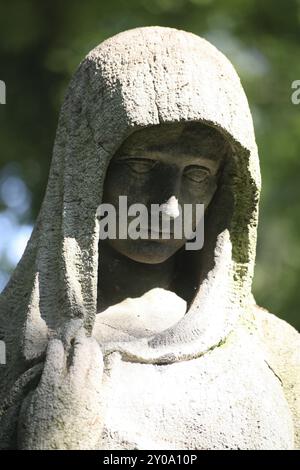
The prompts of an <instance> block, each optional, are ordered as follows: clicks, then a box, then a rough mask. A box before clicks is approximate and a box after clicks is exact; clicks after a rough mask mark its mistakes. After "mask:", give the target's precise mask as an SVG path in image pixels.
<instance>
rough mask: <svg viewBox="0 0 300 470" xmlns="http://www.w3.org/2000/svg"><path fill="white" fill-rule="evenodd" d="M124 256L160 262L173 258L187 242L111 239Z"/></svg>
mask: <svg viewBox="0 0 300 470" xmlns="http://www.w3.org/2000/svg"><path fill="white" fill-rule="evenodd" d="M109 243H110V245H111V246H112V248H114V249H115V250H116V251H118V252H119V253H120V254H122V255H123V256H126V257H127V258H129V259H131V260H132V261H135V262H137V263H144V264H160V263H164V262H165V261H167V260H168V259H169V258H171V257H172V256H173V255H174V254H175V253H176V252H177V251H178V250H179V249H180V248H181V247H182V245H183V244H184V243H185V241H182V240H141V239H138V240H110V242H109Z"/></svg>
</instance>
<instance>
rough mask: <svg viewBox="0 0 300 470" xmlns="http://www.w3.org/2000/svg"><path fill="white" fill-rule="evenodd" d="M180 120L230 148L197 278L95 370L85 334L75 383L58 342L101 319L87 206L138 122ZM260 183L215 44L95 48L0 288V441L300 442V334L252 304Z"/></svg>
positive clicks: (94, 228)
mask: <svg viewBox="0 0 300 470" xmlns="http://www.w3.org/2000/svg"><path fill="white" fill-rule="evenodd" d="M179 121H180V122H187V121H199V122H203V123H206V124H208V125H211V126H214V127H215V128H216V129H218V130H219V131H220V132H222V133H223V135H224V136H225V137H226V138H227V140H228V141H229V142H230V143H231V145H232V149H233V154H234V155H233V158H232V160H231V161H230V162H229V163H228V165H227V168H226V171H225V174H224V181H223V184H222V187H221V188H220V190H219V191H218V196H217V198H216V199H215V200H214V207H213V211H212V214H213V215H216V214H217V217H213V216H212V217H211V218H210V219H208V220H207V221H206V231H207V233H206V243H205V247H204V249H203V250H202V252H201V254H200V256H199V260H197V257H198V255H196V254H195V260H196V262H198V263H199V266H200V265H201V279H200V282H199V289H198V291H197V294H196V296H195V298H194V301H193V302H192V305H191V306H190V307H189V309H188V312H187V313H186V314H185V315H184V316H183V317H182V318H181V319H180V320H179V321H177V322H176V324H175V325H171V326H169V327H168V328H167V329H166V330H164V331H162V332H159V333H154V334H153V335H151V336H150V337H143V338H134V339H132V338H131V340H130V341H128V340H125V341H124V340H123V339H124V338H117V340H115V339H114V340H113V341H110V342H107V343H105V344H104V345H102V346H103V347H102V352H103V356H104V373H103V375H102V359H101V352H100V349H99V347H98V345H97V343H96V341H95V340H94V339H92V338H86V337H84V336H82V334H81V336H80V338H81V339H80V338H79V339H77V340H76V341H77V343H76V344H81V345H82V348H83V350H84V348H86V351H87V355H86V357H83V358H82V369H80V368H79V369H78V368H77V369H76V370H72V371H71V372H72V374H73V376H76V377H77V378H79V379H80V377H82V376H83V375H84V374H87V373H88V376H89V380H88V381H87V383H82V388H81V393H80V394H78V390H75V391H74V390H73V389H72V380H71V383H67V382H68V381H66V380H63V379H62V371H63V370H64V367H66V357H65V356H64V347H67V346H68V344H69V340H68V338H73V337H74V331H75V332H76V331H77V330H78V328H79V326H81V325H82V324H83V325H84V328H85V330H86V331H87V332H88V333H91V331H92V328H93V325H94V323H95V317H96V311H97V279H98V229H99V227H98V222H97V218H96V212H97V208H98V206H99V204H100V203H101V196H102V188H103V181H104V178H105V172H106V169H107V166H108V164H109V160H110V158H111V157H112V156H113V155H114V153H115V152H116V150H117V149H118V148H119V146H120V145H121V144H122V142H123V141H124V140H125V139H126V137H128V136H129V135H130V134H131V133H132V132H134V131H135V130H138V129H141V128H143V127H146V126H152V125H157V124H161V123H174V122H179ZM259 191H260V173H259V162H258V155H257V148H256V144H255V138H254V132H253V125H252V119H251V115H250V111H249V107H248V104H247V99H246V97H245V94H244V92H243V89H242V86H241V84H240V80H239V78H238V76H237V74H236V72H235V70H234V69H233V67H232V65H231V64H230V63H229V61H228V60H227V59H226V58H225V57H224V56H223V55H222V54H221V53H220V52H219V51H218V50H217V49H216V48H214V47H213V46H212V45H210V44H209V43H208V42H207V41H205V40H204V39H201V38H199V37H197V36H195V35H193V34H190V33H186V32H183V31H177V30H174V29H169V28H159V27H153V28H152V27H149V28H139V29H135V30H131V31H127V32H124V33H121V34H119V35H116V36H114V37H113V38H111V39H109V40H107V41H105V42H104V43H102V44H100V45H99V46H98V47H97V48H95V49H94V50H93V51H91V53H90V54H89V55H88V56H87V57H86V58H85V59H84V60H83V62H82V63H81V64H80V66H79V68H78V70H77V72H76V73H75V75H74V78H73V79H72V81H71V84H70V86H69V89H68V91H67V95H66V98H65V101H64V104H63V107H62V111H61V115H60V119H59V125H58V131H57V136H56V141H55V147H54V153H53V161H52V166H51V172H50V176H49V183H48V188H47V192H46V195H45V199H44V202H43V205H42V208H41V211H40V215H39V217H38V220H37V224H36V227H35V229H34V232H33V234H32V237H31V239H30V242H29V244H28V246H27V249H26V251H25V253H24V255H23V257H22V260H21V261H20V263H19V265H18V267H17V269H16V270H15V272H14V274H13V276H12V279H11V281H10V282H9V284H8V286H7V287H6V289H5V291H4V292H3V294H2V295H1V297H0V312H1V317H0V332H1V337H3V338H4V340H5V341H6V344H7V365H6V366H5V367H3V366H1V369H0V371H1V390H0V391H1V411H0V416H1V422H0V442H1V447H2V448H16V447H20V448H33V449H45V448H112V449H117V448H119V449H134V448H135V449H136V448H137V449H149V448H151V449H155V448H157V449H166V448H176V449H179V448H182V449H204V448H205V449H214V448H216V449H224V448H231V449H237V448H241V449H279V448H280V449H293V448H295V447H297V446H298V447H299V446H300V443H299V391H300V383H299V377H300V358H299V350H300V336H299V334H298V333H297V332H296V331H295V330H294V329H293V328H292V327H290V326H289V325H287V324H286V323H284V322H282V321H279V320H278V319H276V317H273V316H270V315H269V314H268V313H265V312H261V311H259V310H258V309H257V307H256V306H255V303H254V302H253V297H252V294H251V284H252V276H253V267H254V260H255V245H256V229H257V214H258V199H259ZM103 275H105V273H103V272H102V271H101V266H99V276H100V277H101V276H103ZM53 337H54V339H51V341H50V343H49V346H48V350H47V358H48V362H47V360H46V367H45V369H44V370H43V373H42V376H41V372H42V369H43V361H44V360H45V350H46V346H47V342H48V339H49V338H53ZM76 344H75V346H74V348H75V350H74V351H75V352H74V354H75V353H76ZM66 345H67V346H66ZM91 351H94V357H96V358H98V357H99V364H98V366H97V367H95V366H94V363H93V361H92V356H93V354H91ZM75 356H76V354H75ZM91 363H92V364H93V365H92V367H91V369H90V368H89V364H91ZM59 364H60V366H59ZM87 371H88V372H87ZM40 377H41V379H40ZM68 377H69V376H68ZM68 380H70V377H69V378H68ZM37 384H38V386H37ZM62 391H63V395H64V398H63V399H60V398H59V397H61V394H62ZM56 396H58V400H55V397H56ZM84 403H86V404H87V406H86V407H85V406H84ZM47 407H48V408H47ZM20 409H21V412H20ZM34 410H36V411H34ZM46 411H47V413H46ZM75 415H76V419H74V421H73V420H72V417H74V416H75ZM53 423H55V426H54V427H53Z"/></svg>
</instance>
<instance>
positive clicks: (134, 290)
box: [98, 240, 175, 312]
mask: <svg viewBox="0 0 300 470" xmlns="http://www.w3.org/2000/svg"><path fill="white" fill-rule="evenodd" d="M174 271H175V257H174V256H173V257H171V258H169V259H168V260H167V261H165V262H164V263H160V264H145V263H138V262H136V261H133V260H131V259H129V258H127V257H126V256H124V255H122V254H120V253H118V252H117V251H116V250H114V249H113V248H112V247H110V246H109V244H108V243H107V241H106V240H103V241H100V243H99V268H98V312H102V311H103V310H105V309H106V308H108V307H110V306H111V305H115V304H117V303H119V302H121V301H122V300H124V299H126V298H128V297H140V296H141V295H143V294H144V293H145V292H147V291H149V290H150V289H153V288H155V287H161V288H164V289H169V288H170V285H171V283H172V280H173V278H174Z"/></svg>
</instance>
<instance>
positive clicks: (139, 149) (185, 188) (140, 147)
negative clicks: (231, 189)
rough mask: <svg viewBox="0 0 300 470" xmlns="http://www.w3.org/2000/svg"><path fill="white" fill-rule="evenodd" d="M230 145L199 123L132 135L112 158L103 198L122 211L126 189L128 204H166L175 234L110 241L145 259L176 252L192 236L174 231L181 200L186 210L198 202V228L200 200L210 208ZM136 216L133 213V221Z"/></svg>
mask: <svg viewBox="0 0 300 470" xmlns="http://www.w3.org/2000/svg"><path fill="white" fill-rule="evenodd" d="M227 150H228V144H227V143H226V142H225V140H224V138H223V137H222V136H221V135H220V134H218V133H217V131H215V130H212V129H210V128H208V127H206V126H203V125H201V124H196V123H193V124H188V125H184V124H178V125H161V126H153V127H151V128H147V129H143V130H141V131H137V132H136V133H134V134H133V135H132V136H130V137H129V138H128V139H127V140H126V141H125V142H124V144H123V145H122V147H121V148H120V149H119V150H118V152H117V154H116V155H115V156H114V158H113V159H112V161H111V163H110V166H109V168H108V172H107V175H106V179H105V185H104V195H103V201H102V202H103V203H110V204H112V205H113V206H114V207H115V208H116V212H117V216H118V212H119V196H120V195H122V196H127V204H128V207H129V206H130V205H131V204H135V203H142V204H144V205H145V206H146V207H147V208H149V211H148V213H149V215H150V214H151V211H150V208H151V204H160V205H163V206H162V208H163V211H162V212H161V215H160V220H161V219H163V218H164V217H165V218H169V220H171V224H170V238H169V239H163V238H162V236H163V235H162V233H161V232H160V234H159V238H158V239H152V238H151V239H150V238H149V239H148V240H145V239H137V240H132V239H130V238H127V239H125V240H124V239H118V238H117V239H115V240H112V239H111V240H109V242H108V243H109V244H110V245H111V246H112V247H113V248H114V249H115V250H117V251H118V252H119V253H121V254H123V255H125V256H126V257H128V258H130V259H132V260H134V261H137V262H141V263H150V264H156V263H162V262H164V261H166V260H167V259H168V258H170V257H171V256H172V255H174V253H176V252H177V251H178V250H179V249H180V248H181V247H182V246H183V245H184V244H185V242H186V238H184V232H183V236H182V237H181V238H180V239H177V238H175V237H174V233H173V231H174V230H173V228H174V226H173V223H174V221H175V219H176V216H178V206H177V205H178V204H179V205H180V206H181V208H182V211H183V213H184V205H185V204H191V205H192V207H193V211H192V212H193V217H192V224H193V229H195V228H196V210H195V209H196V204H204V207H205V208H207V206H208V205H209V203H210V201H211V200H212V197H213V195H214V193H215V191H216V189H217V183H218V176H219V172H220V167H221V162H222V161H223V160H224V156H225V154H226V152H227ZM152 207H153V206H152ZM134 218H135V217H128V222H130V221H131V220H132V219H134ZM182 220H184V219H183V217H182ZM150 228H151V220H150V219H149V224H148V229H149V230H150ZM156 228H157V227H155V230H156ZM152 229H153V226H152ZM149 236H150V235H149Z"/></svg>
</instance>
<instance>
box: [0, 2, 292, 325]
mask: <svg viewBox="0 0 300 470" xmlns="http://www.w3.org/2000/svg"><path fill="white" fill-rule="evenodd" d="M0 9H1V16H0V53H1V60H0V66H1V69H0V79H1V80H4V81H5V83H6V86H7V104H6V105H5V106H4V105H1V106H0V123H1V126H0V142H1V154H0V167H1V168H2V174H1V173H0V178H2V182H3V181H4V182H5V181H6V180H5V175H8V176H7V177H10V178H11V177H13V176H12V175H15V177H18V178H19V179H20V180H21V181H23V182H24V183H25V184H26V188H27V189H26V190H27V193H28V194H29V196H30V197H29V199H28V198H27V201H28V200H30V204H29V205H28V204H27V205H28V207H27V206H26V204H25V208H24V210H21V211H19V212H18V211H17V212H14V217H17V221H18V223H19V224H25V226H26V227H28V224H31V223H33V222H34V220H35V218H36V216H37V213H38V209H39V207H40V204H41V200H42V197H43V193H44V190H45V187H46V182H47V176H48V170H49V165H50V160H51V152H52V146H53V141H54V136H55V129H56V124H57V118H58V113H59V108H60V105H61V103H62V99H63V94H64V92H65V89H66V85H67V83H68V81H69V79H70V77H71V75H72V73H73V72H74V70H75V68H76V67H77V65H78V63H79V62H80V61H81V60H82V58H83V57H84V56H85V54H86V53H87V52H88V51H89V50H90V49H92V48H93V47H94V46H95V45H97V44H98V43H99V42H101V41H102V40H103V39H105V38H107V37H109V36H111V35H113V34H115V33H117V32H120V31H122V30H125V29H129V28H133V27H138V26H147V25H162V26H170V27H175V28H179V29H185V30H189V31H192V32H194V33H196V34H198V35H201V36H204V37H206V38H207V39H209V40H210V41H211V42H212V43H213V44H215V45H216V46H217V47H218V48H219V49H221V50H222V51H223V52H224V53H225V54H226V55H227V56H228V57H229V58H230V60H231V61H232V62H233V64H234V65H235V67H236V68H237V71H238V73H239V74H240V77H241V80H242V83H243V85H244V88H245V90H246V93H247V95H248V98H249V102H250V106H251V109H252V112H253V117H254V123H255V129H256V136H257V142H258V146H259V151H260V159H261V169H262V178H263V192H262V201H261V216H260V225H259V242H258V252H257V266H256V275H255V282H254V293H255V296H256V299H257V301H258V303H259V304H260V305H262V306H264V307H266V308H268V309H269V310H270V311H272V312H274V313H276V314H278V315H279V316H281V317H282V318H285V319H287V320H288V321H289V322H290V323H292V324H294V325H295V326H296V327H297V328H298V329H300V315H299V314H298V311H299V306H298V305H299V301H300V295H299V287H298V284H299V281H300V243H299V242H300V181H299V175H300V158H299V153H300V105H298V106H296V105H293V104H292V102H291V92H292V91H291V83H292V82H293V81H294V80H297V79H300V61H299V57H300V31H299V26H300V1H299V0H285V1H284V0H277V1H276V2H274V1H271V0H265V1H261V0H227V1H226V2H217V1H215V0H151V1H150V0H148V1H147V0H130V2H128V1H125V0H110V1H108V2H104V1H101V0H90V1H89V2H83V1H78V0H72V1H71V0H65V1H59V0H51V1H50V0H44V1H38V0H20V1H17V0H10V1H5V0H4V1H3V0H2V2H1V6H0ZM1 175H2V176H1ZM6 186H7V185H6ZM23 189H24V188H23ZM2 196H3V197H2V199H0V212H1V211H2V214H3V213H4V214H7V213H8V212H9V211H12V212H13V211H14V208H12V207H9V204H8V202H7V198H6V197H5V194H3V191H2ZM0 198H1V195H0ZM7 211H8V212H7ZM0 230H1V227H0ZM2 230H4V229H3V227H2ZM0 255H1V253H0ZM0 263H1V266H0V267H1V269H2V272H4V273H5V272H9V271H11V269H12V266H13V263H12V261H9V259H8V257H7V256H5V254H3V253H2V258H1V259H0Z"/></svg>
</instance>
